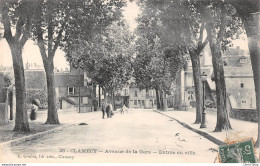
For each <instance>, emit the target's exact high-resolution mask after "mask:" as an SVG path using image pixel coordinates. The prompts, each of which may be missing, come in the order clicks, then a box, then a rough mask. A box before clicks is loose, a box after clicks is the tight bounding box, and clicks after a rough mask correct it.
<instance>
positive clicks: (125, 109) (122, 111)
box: [121, 104, 128, 114]
mask: <svg viewBox="0 0 260 166" xmlns="http://www.w3.org/2000/svg"><path fill="white" fill-rule="evenodd" d="M125 111H127V108H126V106H125V104H124V105H123V107H122V108H121V114H124V113H125ZM127 113H128V112H127Z"/></svg>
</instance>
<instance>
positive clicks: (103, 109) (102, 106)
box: [101, 103, 106, 119]
mask: <svg viewBox="0 0 260 166" xmlns="http://www.w3.org/2000/svg"><path fill="white" fill-rule="evenodd" d="M101 111H102V118H103V119H105V114H106V113H105V112H106V111H105V104H104V103H102V105H101Z"/></svg>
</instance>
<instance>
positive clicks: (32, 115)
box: [30, 102, 37, 121]
mask: <svg viewBox="0 0 260 166" xmlns="http://www.w3.org/2000/svg"><path fill="white" fill-rule="evenodd" d="M36 110H37V106H36V105H35V103H34V102H32V107H31V114H30V119H31V120H32V121H33V120H36Z"/></svg>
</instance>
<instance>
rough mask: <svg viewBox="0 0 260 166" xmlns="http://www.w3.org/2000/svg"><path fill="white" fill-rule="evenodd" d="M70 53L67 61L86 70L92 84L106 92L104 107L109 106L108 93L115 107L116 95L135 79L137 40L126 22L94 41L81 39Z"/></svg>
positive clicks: (116, 23)
mask: <svg viewBox="0 0 260 166" xmlns="http://www.w3.org/2000/svg"><path fill="white" fill-rule="evenodd" d="M66 52H67V54H66V55H67V56H66V57H67V60H68V61H69V62H70V63H71V64H73V65H74V66H75V67H80V68H82V69H83V70H84V71H85V72H86V73H87V75H88V77H89V78H90V79H91V80H92V82H93V83H94V84H97V85H99V87H100V88H102V90H103V92H104V99H105V100H104V104H105V105H106V104H107V96H106V95H107V93H108V94H110V96H111V97H112V102H113V104H114V105H115V98H114V97H115V92H116V91H117V90H120V89H122V87H123V86H125V85H127V84H128V81H129V79H130V78H131V76H132V65H131V64H132V63H131V62H132V55H133V54H134V36H133V34H132V33H131V32H130V30H129V27H128V25H127V24H126V23H125V21H124V20H122V19H119V20H117V21H115V22H113V23H112V24H111V25H110V26H107V28H105V29H104V31H103V32H101V33H99V34H97V35H95V36H93V38H92V39H91V41H90V40H86V39H81V40H80V42H79V43H78V44H75V43H74V44H73V46H72V47H70V48H68V49H67V50H66ZM114 108H115V107H114Z"/></svg>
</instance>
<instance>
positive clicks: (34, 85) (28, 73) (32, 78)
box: [24, 70, 47, 89]
mask: <svg viewBox="0 0 260 166" xmlns="http://www.w3.org/2000/svg"><path fill="white" fill-rule="evenodd" d="M24 76H25V87H26V89H45V88H46V84H47V83H46V78H45V71H44V70H25V72H24Z"/></svg>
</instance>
